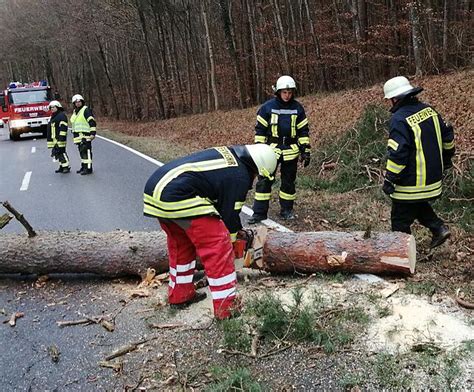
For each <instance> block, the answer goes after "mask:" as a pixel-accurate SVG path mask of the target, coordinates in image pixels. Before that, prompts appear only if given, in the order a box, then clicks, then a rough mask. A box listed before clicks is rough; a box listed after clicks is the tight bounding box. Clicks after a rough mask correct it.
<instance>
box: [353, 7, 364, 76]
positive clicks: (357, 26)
mask: <svg viewBox="0 0 474 392" xmlns="http://www.w3.org/2000/svg"><path fill="white" fill-rule="evenodd" d="M358 3H359V0H351V14H352V27H353V29H354V36H355V39H356V44H357V49H356V58H357V74H358V78H359V84H362V82H363V81H364V70H363V68H362V53H361V51H362V43H361V32H360V30H361V28H360V21H359V5H358Z"/></svg>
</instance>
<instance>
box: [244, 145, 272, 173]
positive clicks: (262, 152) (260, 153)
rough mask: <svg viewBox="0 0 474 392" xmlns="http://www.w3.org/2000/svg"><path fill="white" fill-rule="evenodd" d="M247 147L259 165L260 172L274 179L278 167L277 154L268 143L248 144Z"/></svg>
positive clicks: (256, 164)
mask: <svg viewBox="0 0 474 392" xmlns="http://www.w3.org/2000/svg"><path fill="white" fill-rule="evenodd" d="M245 147H246V148H247V151H248V152H249V154H250V156H251V157H252V160H253V161H254V163H255V166H257V169H258V174H260V175H261V176H263V177H267V178H269V179H273V174H274V173H275V170H276V167H277V161H278V158H277V155H276V154H275V152H274V151H273V149H272V148H271V147H270V146H269V145H268V144H263V143H258V144H246V145H245Z"/></svg>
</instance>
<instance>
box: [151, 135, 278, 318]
mask: <svg viewBox="0 0 474 392" xmlns="http://www.w3.org/2000/svg"><path fill="white" fill-rule="evenodd" d="M276 167H277V156H276V154H275V153H274V152H273V150H272V149H271V148H270V147H269V146H267V145H265V144H259V145H237V146H230V147H215V148H210V149H207V150H204V151H200V152H196V153H194V154H191V155H189V156H185V157H183V158H179V159H177V160H175V161H172V162H169V163H167V164H165V165H164V166H162V167H160V168H159V169H157V170H156V171H155V172H154V173H153V174H152V175H151V177H150V178H149V179H148V182H147V183H146V186H145V192H144V214H145V215H146V216H150V217H155V218H158V220H159V222H160V225H161V227H162V228H163V230H164V231H165V233H166V234H167V237H168V257H169V266H170V269H169V270H170V279H169V288H168V301H169V303H170V306H172V307H174V308H182V307H185V306H187V305H189V304H190V303H193V302H197V301H199V300H201V299H203V298H204V297H205V294H204V293H202V294H201V293H196V291H195V287H194V284H193V274H194V269H195V266H196V256H197V255H199V258H200V260H201V262H202V264H203V266H204V270H205V272H206V275H207V280H208V282H209V288H210V291H211V295H212V300H213V306H214V314H215V316H216V318H218V319H224V318H228V317H230V316H231V315H232V310H233V308H234V307H235V306H236V284H237V279H236V274H235V266H234V251H233V244H234V243H235V241H236V239H237V236H238V235H239V232H240V231H241V229H242V224H241V221H240V216H239V214H240V210H241V208H242V206H243V205H244V202H245V199H246V196H247V192H248V191H249V190H250V189H252V184H253V181H254V179H255V176H256V175H257V174H259V175H261V176H267V177H269V178H273V174H274V172H275V169H276ZM235 248H236V251H237V247H235Z"/></svg>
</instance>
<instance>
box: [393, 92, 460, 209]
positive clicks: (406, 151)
mask: <svg viewBox="0 0 474 392" xmlns="http://www.w3.org/2000/svg"><path fill="white" fill-rule="evenodd" d="M392 112H393V115H392V118H391V121H390V136H389V139H388V146H387V150H388V152H387V167H386V169H387V174H386V177H387V179H388V180H390V181H391V182H393V183H394V184H395V192H394V193H392V194H391V195H390V196H391V197H392V199H394V200H397V201H400V202H410V201H412V202H414V201H419V200H429V199H434V198H436V197H438V196H440V195H441V192H442V175H443V170H444V164H445V163H447V162H448V161H449V162H450V161H451V158H452V156H453V155H454V132H453V128H452V126H450V125H448V124H446V123H445V122H444V121H443V119H442V118H441V116H440V115H439V114H438V113H437V112H436V111H435V110H434V109H433V108H432V107H430V106H429V105H426V104H424V103H422V102H420V101H418V100H417V99H416V98H409V99H407V100H406V101H401V102H400V103H399V104H398V105H396V106H394V107H393V108H392Z"/></svg>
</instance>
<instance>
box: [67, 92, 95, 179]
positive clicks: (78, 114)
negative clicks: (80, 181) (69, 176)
mask: <svg viewBox="0 0 474 392" xmlns="http://www.w3.org/2000/svg"><path fill="white" fill-rule="evenodd" d="M71 101H72V104H73V105H74V111H73V113H72V116H71V126H72V133H73V135H74V144H76V145H77V146H78V149H79V155H80V157H81V168H80V169H79V170H78V171H77V172H76V173H78V174H81V175H87V174H91V173H92V171H93V170H92V140H94V139H95V135H96V126H97V124H96V121H95V118H94V115H93V114H92V110H91V109H90V108H89V107H87V106H86V105H85V101H84V97H83V96H82V95H80V94H75V95H74V96H73V97H72V99H71Z"/></svg>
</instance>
